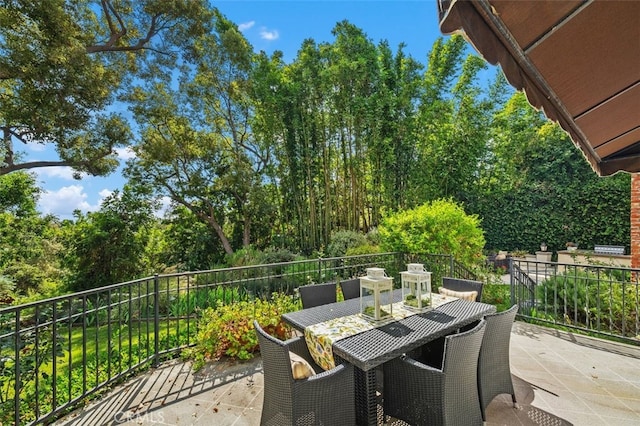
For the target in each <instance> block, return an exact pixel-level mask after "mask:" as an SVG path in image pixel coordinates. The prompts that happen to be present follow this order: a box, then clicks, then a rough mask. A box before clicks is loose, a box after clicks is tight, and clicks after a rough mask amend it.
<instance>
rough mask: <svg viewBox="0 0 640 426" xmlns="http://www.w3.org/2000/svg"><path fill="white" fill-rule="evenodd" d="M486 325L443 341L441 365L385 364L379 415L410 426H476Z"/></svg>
mask: <svg viewBox="0 0 640 426" xmlns="http://www.w3.org/2000/svg"><path fill="white" fill-rule="evenodd" d="M485 325H486V322H485V321H484V320H482V321H480V322H479V323H478V325H477V326H476V327H475V328H473V329H471V330H469V331H466V332H464V333H459V334H452V335H449V336H447V337H446V338H445V344H444V353H443V354H442V355H443V356H442V365H441V366H440V367H435V366H431V365H428V364H425V363H423V362H421V361H420V360H418V359H413V358H411V357H409V356H404V357H402V358H396V359H394V360H391V361H389V362H387V363H385V364H384V395H383V404H384V414H385V415H389V416H391V417H394V418H397V419H400V420H403V421H405V422H407V423H409V424H412V425H481V424H482V414H481V411H480V403H479V399H478V387H477V383H478V382H477V372H478V353H479V352H480V346H481V344H482V337H483V335H484V330H485Z"/></svg>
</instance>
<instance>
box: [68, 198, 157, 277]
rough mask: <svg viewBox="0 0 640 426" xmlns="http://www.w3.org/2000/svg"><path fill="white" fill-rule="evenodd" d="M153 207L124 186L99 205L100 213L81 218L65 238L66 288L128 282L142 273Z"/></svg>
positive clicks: (79, 217) (78, 218)
mask: <svg viewBox="0 0 640 426" xmlns="http://www.w3.org/2000/svg"><path fill="white" fill-rule="evenodd" d="M152 218H153V205H152V204H151V203H149V202H148V201H147V200H145V199H142V198H140V197H139V196H138V195H137V194H134V193H133V192H131V191H130V190H129V188H128V187H125V189H124V191H123V192H122V194H120V193H119V192H117V191H116V192H115V193H114V194H112V195H111V196H109V197H108V198H107V199H105V200H104V201H103V203H102V206H101V208H100V210H99V211H97V212H91V213H87V214H86V215H82V214H81V213H79V212H78V213H77V222H76V224H75V225H74V226H73V228H72V230H71V233H70V235H69V236H68V240H67V244H68V247H69V251H68V252H67V253H66V261H67V265H68V267H69V268H70V269H71V270H72V271H73V272H72V274H71V276H70V277H69V285H70V287H71V288H72V289H74V290H84V289H90V288H96V287H101V286H104V285H108V284H115V283H119V282H125V281H130V280H132V279H134V278H138V277H139V275H141V274H142V273H144V272H147V271H145V270H144V266H145V264H144V250H145V247H146V245H147V236H148V234H147V227H148V226H149V223H150V221H151V220H152Z"/></svg>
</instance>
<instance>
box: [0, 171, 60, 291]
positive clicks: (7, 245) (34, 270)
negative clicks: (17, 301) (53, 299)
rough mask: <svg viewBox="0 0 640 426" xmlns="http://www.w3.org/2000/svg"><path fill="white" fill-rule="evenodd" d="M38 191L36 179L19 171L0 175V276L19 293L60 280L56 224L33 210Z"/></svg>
mask: <svg viewBox="0 0 640 426" xmlns="http://www.w3.org/2000/svg"><path fill="white" fill-rule="evenodd" d="M39 196H40V190H39V189H38V187H37V185H36V180H35V178H34V177H33V176H32V175H31V174H29V173H27V172H25V171H20V172H16V173H12V174H10V175H4V176H0V275H4V276H5V277H8V278H9V279H10V280H11V281H12V282H13V283H14V284H15V288H16V290H17V291H18V292H19V293H21V294H26V293H28V292H34V291H35V292H38V291H40V289H41V287H42V285H43V284H44V283H45V282H47V281H48V282H55V281H56V280H60V279H61V277H62V275H63V272H62V269H61V265H60V262H59V255H60V253H61V252H62V251H63V247H62V243H61V235H60V232H59V228H60V227H59V223H58V221H57V220H56V219H55V218H54V217H52V216H44V217H41V216H40V214H39V213H38V211H37V210H36V205H37V202H38V197H39Z"/></svg>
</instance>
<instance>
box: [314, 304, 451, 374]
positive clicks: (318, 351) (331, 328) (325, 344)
mask: <svg viewBox="0 0 640 426" xmlns="http://www.w3.org/2000/svg"><path fill="white" fill-rule="evenodd" d="M454 300H458V299H457V298H455V297H450V296H443V295H440V294H437V293H431V303H432V307H433V308H437V307H439V306H442V305H444V304H445V303H448V302H453V301H454ZM386 306H387V307H388V306H389V305H386ZM382 308H384V306H383V307H382ZM385 310H387V311H388V309H385ZM416 313H418V312H416V311H412V310H409V309H405V308H404V302H397V303H394V304H393V307H392V317H393V318H392V319H389V320H387V321H384V320H382V321H372V320H369V319H367V318H364V317H363V316H362V315H361V314H354V315H348V316H346V317H339V318H334V319H331V320H329V321H324V322H321V323H318V324H314V325H311V326H309V327H307V328H305V330H304V339H305V341H306V342H307V347H308V348H309V352H310V353H311V356H312V357H313V359H314V361H315V362H316V363H317V364H318V365H319V366H320V367H322V368H324V369H325V370H329V369H331V368H334V367H335V366H336V364H335V361H334V359H333V344H334V343H335V342H336V341H338V340H340V339H344V338H345V337H349V336H353V335H354V334H358V333H362V332H363V331H367V330H371V329H373V328H376V327H379V326H381V325H384V324H388V323H389V322H391V321H397V320H401V319H403V318H406V317H408V316H410V315H414V314H416Z"/></svg>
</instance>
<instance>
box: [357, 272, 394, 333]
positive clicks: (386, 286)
mask: <svg viewBox="0 0 640 426" xmlns="http://www.w3.org/2000/svg"><path fill="white" fill-rule="evenodd" d="M392 302H393V278H390V277H387V275H386V274H385V272H384V269H383V268H367V275H366V276H364V277H360V313H361V314H362V315H363V316H364V317H367V318H369V319H372V320H375V321H379V320H383V319H387V318H391V314H392Z"/></svg>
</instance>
